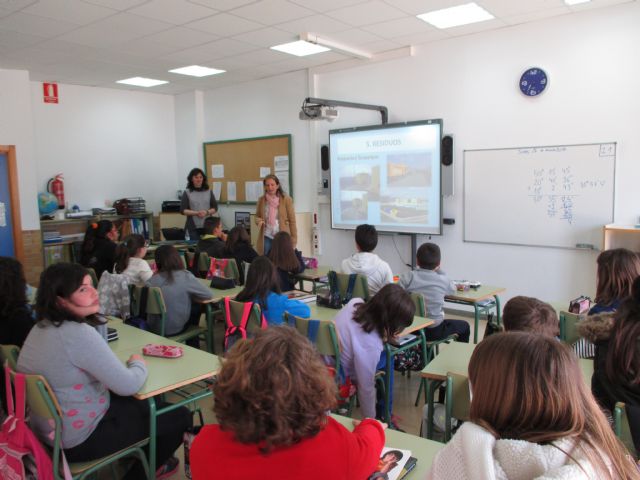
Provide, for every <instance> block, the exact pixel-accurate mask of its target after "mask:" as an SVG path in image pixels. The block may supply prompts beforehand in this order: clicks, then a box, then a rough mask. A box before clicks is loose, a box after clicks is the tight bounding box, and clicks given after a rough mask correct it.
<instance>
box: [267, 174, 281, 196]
mask: <svg viewBox="0 0 640 480" xmlns="http://www.w3.org/2000/svg"><path fill="white" fill-rule="evenodd" d="M267 180H273V181H274V182H276V185H278V189H277V190H276V195H278V196H279V197H280V198H284V192H283V191H282V186H281V185H280V179H279V178H278V177H277V176H275V175H274V174H273V173H270V174H269V175H267V176H266V177H264V179H262V186H263V187H264V186H265V185H266V184H267Z"/></svg>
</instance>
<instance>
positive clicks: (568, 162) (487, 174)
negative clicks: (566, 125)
mask: <svg viewBox="0 0 640 480" xmlns="http://www.w3.org/2000/svg"><path fill="white" fill-rule="evenodd" d="M615 160H616V144H615V143H599V144H589V145H560V146H548V147H526V148H504V149H495V150H465V152H464V240H465V241H468V242H487V243H505V244H514V245H532V246H543V247H560V248H596V249H601V248H602V226H603V225H606V224H608V223H611V222H613V209H614V194H615V188H614V187H615Z"/></svg>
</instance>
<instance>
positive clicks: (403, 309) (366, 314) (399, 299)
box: [251, 266, 416, 341]
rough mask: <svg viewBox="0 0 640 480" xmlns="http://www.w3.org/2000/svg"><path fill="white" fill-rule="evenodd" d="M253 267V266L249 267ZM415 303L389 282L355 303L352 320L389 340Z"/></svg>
mask: <svg viewBox="0 0 640 480" xmlns="http://www.w3.org/2000/svg"><path fill="white" fill-rule="evenodd" d="M251 268H253V266H252V267H251ZM415 313H416V305H415V304H414V303H413V300H411V296H410V295H409V294H408V293H407V292H406V291H405V290H404V289H403V288H402V287H400V286H399V285H396V284H394V283H389V284H388V285H385V286H384V287H382V288H381V289H380V290H379V291H378V293H376V294H375V295H374V296H373V297H371V299H370V300H369V301H368V302H367V303H360V304H358V305H356V311H355V313H354V314H353V320H354V321H355V322H357V323H359V324H360V326H361V327H362V329H363V330H364V331H365V332H367V333H369V332H372V331H374V330H375V331H376V332H378V335H380V338H382V340H383V341H386V340H390V339H392V338H393V337H395V336H396V335H397V334H399V333H400V332H401V331H402V330H404V329H405V328H407V327H408V326H409V325H411V323H412V322H413V316H414V315H415Z"/></svg>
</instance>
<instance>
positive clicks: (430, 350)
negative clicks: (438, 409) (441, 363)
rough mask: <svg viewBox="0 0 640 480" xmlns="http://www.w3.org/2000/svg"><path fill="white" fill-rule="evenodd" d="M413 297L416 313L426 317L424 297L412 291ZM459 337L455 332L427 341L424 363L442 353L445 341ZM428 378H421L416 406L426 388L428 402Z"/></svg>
mask: <svg viewBox="0 0 640 480" xmlns="http://www.w3.org/2000/svg"><path fill="white" fill-rule="evenodd" d="M409 295H410V297H411V300H413V303H414V305H415V306H416V315H417V316H419V317H425V318H426V316H427V308H426V306H425V304H424V297H423V296H422V295H421V294H419V293H415V292H414V293H410V294H409ZM457 339H458V334H457V333H454V334H452V335H449V336H448V337H446V338H442V339H440V340H433V341H430V342H429V341H427V342H426V349H425V352H423V353H424V359H425V360H424V364H425V366H426V365H427V364H428V363H429V362H430V361H431V360H433V359H434V358H435V357H436V355H438V353H440V345H442V344H443V343H450V342H455V341H456V340H457ZM426 383H427V380H426V378H424V377H422V378H420V386H419V387H418V395H416V401H415V404H414V405H415V406H416V407H417V406H418V403H420V394H421V393H422V391H423V390H424V395H425V397H424V401H425V403H426V401H427V385H426Z"/></svg>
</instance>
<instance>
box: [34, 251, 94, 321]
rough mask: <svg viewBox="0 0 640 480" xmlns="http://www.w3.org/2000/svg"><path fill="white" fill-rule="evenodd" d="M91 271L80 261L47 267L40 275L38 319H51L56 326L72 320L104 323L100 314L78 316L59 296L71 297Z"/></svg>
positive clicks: (37, 301)
mask: <svg viewBox="0 0 640 480" xmlns="http://www.w3.org/2000/svg"><path fill="white" fill-rule="evenodd" d="M88 275H89V271H88V270H87V269H86V268H84V267H83V266H82V265H80V264H79V263H56V264H54V265H51V266H49V267H47V268H46V269H45V270H44V271H43V272H42V274H41V275H40V285H39V286H38V293H37V294H36V320H37V321H38V322H42V321H44V320H48V321H50V322H51V323H52V324H54V325H55V326H56V327H59V326H60V325H62V323H63V322H66V321H71V322H78V323H88V324H89V325H93V326H95V325H100V324H101V323H104V322H103V321H102V320H101V319H100V317H99V316H98V315H95V314H94V315H89V316H88V317H78V316H76V315H74V314H73V313H72V312H69V311H68V310H66V309H65V308H63V307H62V306H60V302H59V301H58V298H59V297H61V298H64V299H69V298H70V297H71V295H72V294H73V292H75V291H76V290H77V289H78V288H80V286H81V285H82V282H83V280H84V278H85V277H86V276H88Z"/></svg>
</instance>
